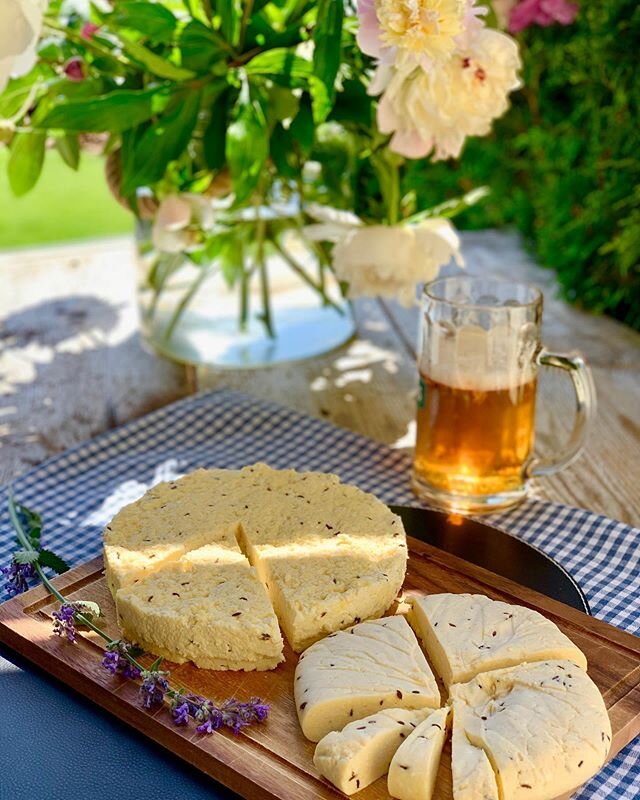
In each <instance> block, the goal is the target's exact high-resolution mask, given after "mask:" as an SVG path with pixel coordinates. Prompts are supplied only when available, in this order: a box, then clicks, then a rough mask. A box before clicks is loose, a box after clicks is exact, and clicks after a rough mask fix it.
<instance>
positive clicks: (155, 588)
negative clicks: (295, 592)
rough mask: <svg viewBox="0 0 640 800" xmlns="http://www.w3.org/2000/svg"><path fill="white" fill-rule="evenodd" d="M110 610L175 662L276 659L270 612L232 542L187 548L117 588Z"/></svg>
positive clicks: (263, 665) (125, 628) (130, 634)
mask: <svg viewBox="0 0 640 800" xmlns="http://www.w3.org/2000/svg"><path fill="white" fill-rule="evenodd" d="M117 613H118V621H119V625H120V627H121V629H122V633H123V634H124V636H125V637H126V638H127V639H129V640H131V641H135V642H137V643H138V644H139V645H141V646H142V647H143V648H144V649H145V650H147V651H148V652H151V653H154V654H156V655H161V656H164V657H165V658H168V659H170V660H171V661H175V662H176V663H183V662H184V661H189V660H190V661H193V663H194V664H195V665H196V666H198V667H203V668H205V669H238V670H251V669H257V670H266V669H273V668H274V667H276V666H277V665H278V664H279V663H280V662H281V661H282V660H283V655H282V646H283V644H282V637H281V635H280V629H279V627H278V621H277V619H276V615H275V614H274V612H273V609H272V607H271V604H270V603H269V599H268V597H267V593H266V591H265V588H264V586H263V585H262V583H261V582H260V581H259V580H258V576H257V573H256V571H255V569H254V568H253V567H251V566H250V565H249V563H248V561H247V560H246V558H245V557H244V556H243V555H242V553H241V552H240V550H239V549H237V550H236V551H234V550H232V549H230V548H227V547H224V548H221V547H218V546H216V545H206V546H204V547H201V548H199V549H198V550H193V551H190V552H189V553H187V554H186V555H185V556H184V557H183V558H181V559H180V560H179V561H177V562H175V563H172V564H169V565H167V566H166V568H165V569H163V570H160V571H157V572H154V573H152V574H150V575H148V576H147V577H145V578H142V579H140V580H139V581H138V583H135V584H129V585H128V586H125V587H123V588H122V589H120V590H119V591H118V605H117Z"/></svg>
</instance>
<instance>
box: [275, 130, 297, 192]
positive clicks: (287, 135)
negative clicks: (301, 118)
mask: <svg viewBox="0 0 640 800" xmlns="http://www.w3.org/2000/svg"><path fill="white" fill-rule="evenodd" d="M270 153H271V158H272V159H273V163H274V164H275V167H276V169H277V171H278V175H280V176H281V177H283V178H292V179H293V178H296V177H297V176H298V175H299V174H300V172H299V169H298V167H299V165H298V159H297V158H296V152H295V148H294V144H293V137H292V136H291V128H289V129H288V130H286V129H285V128H284V127H283V126H282V125H281V124H280V123H279V122H278V123H277V125H276V126H275V127H274V129H273V132H272V134H271V142H270Z"/></svg>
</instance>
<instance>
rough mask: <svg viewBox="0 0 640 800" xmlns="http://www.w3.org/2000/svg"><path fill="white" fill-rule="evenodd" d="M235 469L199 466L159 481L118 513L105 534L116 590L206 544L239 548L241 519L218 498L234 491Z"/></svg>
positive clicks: (108, 574)
mask: <svg viewBox="0 0 640 800" xmlns="http://www.w3.org/2000/svg"><path fill="white" fill-rule="evenodd" d="M237 474H238V473H237V472H234V471H233V470H223V469H216V470H205V469H199V470H196V471H195V472H192V473H191V474H189V475H186V476H185V477H184V478H180V479H178V480H176V481H171V482H168V483H159V484H157V485H156V486H154V487H153V488H152V489H149V491H148V492H146V493H145V494H144V495H143V496H142V497H141V498H140V500H137V501H136V502H135V503H130V504H129V505H128V506H125V507H124V508H123V509H122V510H121V511H120V512H119V513H118V514H116V516H115V517H114V518H113V520H112V521H111V522H110V523H109V525H107V527H106V529H105V531H104V537H103V538H104V563H105V573H106V578H107V583H108V586H109V588H110V590H111V592H112V594H114V595H115V592H116V591H117V590H118V589H119V588H120V587H121V586H126V585H127V584H129V583H133V581H135V580H139V579H140V578H142V577H144V576H146V575H150V574H151V573H153V572H156V571H157V570H160V569H163V568H164V566H165V565H167V564H169V563H171V562H174V561H177V560H178V559H179V558H180V557H181V556H183V555H184V554H185V553H187V552H188V551H189V550H195V549H196V548H198V547H202V546H203V545H205V544H212V543H215V544H219V545H221V546H225V545H228V546H229V547H231V548H232V549H236V550H237V543H236V530H237V527H238V523H237V519H236V518H235V515H234V514H231V513H230V512H229V510H228V509H226V508H225V507H224V506H223V505H221V504H220V503H219V502H218V501H219V499H221V498H220V493H226V492H228V491H230V488H229V487H230V485H232V484H233V482H234V480H235V476H236V475H237Z"/></svg>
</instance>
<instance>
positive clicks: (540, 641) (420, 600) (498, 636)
mask: <svg viewBox="0 0 640 800" xmlns="http://www.w3.org/2000/svg"><path fill="white" fill-rule="evenodd" d="M410 602H411V611H410V612H409V614H408V618H409V621H410V622H411V624H412V625H413V627H414V629H415V631H416V633H417V634H418V636H419V637H420V639H421V640H422V642H423V644H424V646H425V649H426V651H427V654H428V656H429V658H430V660H431V663H432V664H433V666H434V668H435V669H436V671H437V672H438V674H439V675H440V677H441V678H442V680H443V681H444V682H445V684H446V685H447V686H448V685H450V684H452V683H460V682H464V681H468V680H469V679H470V678H472V677H473V676H474V675H477V674H478V673H480V672H486V671H487V670H493V669H501V668H503V667H508V666H512V665H514V664H521V663H523V662H531V661H544V660H548V659H556V658H560V659H569V660H571V661H573V662H575V663H576V664H577V665H578V666H580V667H582V668H583V669H586V668H587V660H586V658H585V656H584V654H583V653H582V651H581V650H580V649H579V648H578V647H576V645H575V644H573V642H572V641H571V640H570V639H569V638H567V637H566V636H565V635H564V633H562V631H560V630H559V629H558V628H557V626H556V625H554V623H553V622H551V621H550V620H548V619H546V618H545V617H543V616H542V614H539V613H538V612H537V611H532V610H531V609H529V608H525V607H524V606H514V605H509V604H508V603H503V602H501V601H499V600H491V599H490V598H489V597H485V596H484V595H477V594H431V595H426V596H424V597H415V598H412V599H411V601H410Z"/></svg>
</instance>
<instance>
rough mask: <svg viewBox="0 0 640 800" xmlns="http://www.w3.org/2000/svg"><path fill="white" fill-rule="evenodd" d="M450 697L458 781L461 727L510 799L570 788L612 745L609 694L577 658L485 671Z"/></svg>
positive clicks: (549, 797)
mask: <svg viewBox="0 0 640 800" xmlns="http://www.w3.org/2000/svg"><path fill="white" fill-rule="evenodd" d="M450 697H451V701H452V703H453V720H454V745H453V770H454V786H455V774H456V744H455V732H456V727H457V728H458V731H459V733H460V735H461V736H464V737H465V738H466V739H467V741H468V742H469V743H471V744H472V745H473V746H474V747H476V748H480V749H481V751H482V752H483V753H484V754H486V757H487V758H488V759H489V762H490V763H491V767H492V769H493V771H494V773H495V777H496V781H497V785H498V788H499V793H500V796H501V797H504V798H509V800H523V799H524V798H527V800H553V798H555V797H558V796H560V795H563V794H564V793H565V792H570V791H571V790H573V789H575V788H576V787H577V786H580V785H581V784H582V783H584V782H585V781H586V780H587V779H588V778H590V777H591V776H592V775H594V774H595V773H596V772H597V771H598V769H600V767H601V766H602V765H603V764H604V762H605V759H606V757H607V754H608V752H609V748H610V745H611V723H610V721H609V716H608V714H607V710H606V707H605V704H604V700H603V699H602V695H601V694H600V692H599V691H598V688H597V687H596V685H595V684H594V683H593V681H592V680H591V678H589V676H588V675H587V674H586V672H584V671H583V670H582V669H580V668H579V667H577V666H576V664H575V663H573V662H572V661H567V660H554V661H541V662H538V663H534V664H522V665H519V666H517V667H508V668H506V669H501V670H495V671H493V672H485V673H482V674H480V675H477V676H476V677H475V678H473V680H471V681H469V682H468V683H464V684H455V685H453V686H452V687H451V695H450ZM458 771H459V773H460V772H461V770H460V768H459V767H458ZM467 796H469V797H471V796H472V795H465V797H467ZM454 797H455V792H454Z"/></svg>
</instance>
